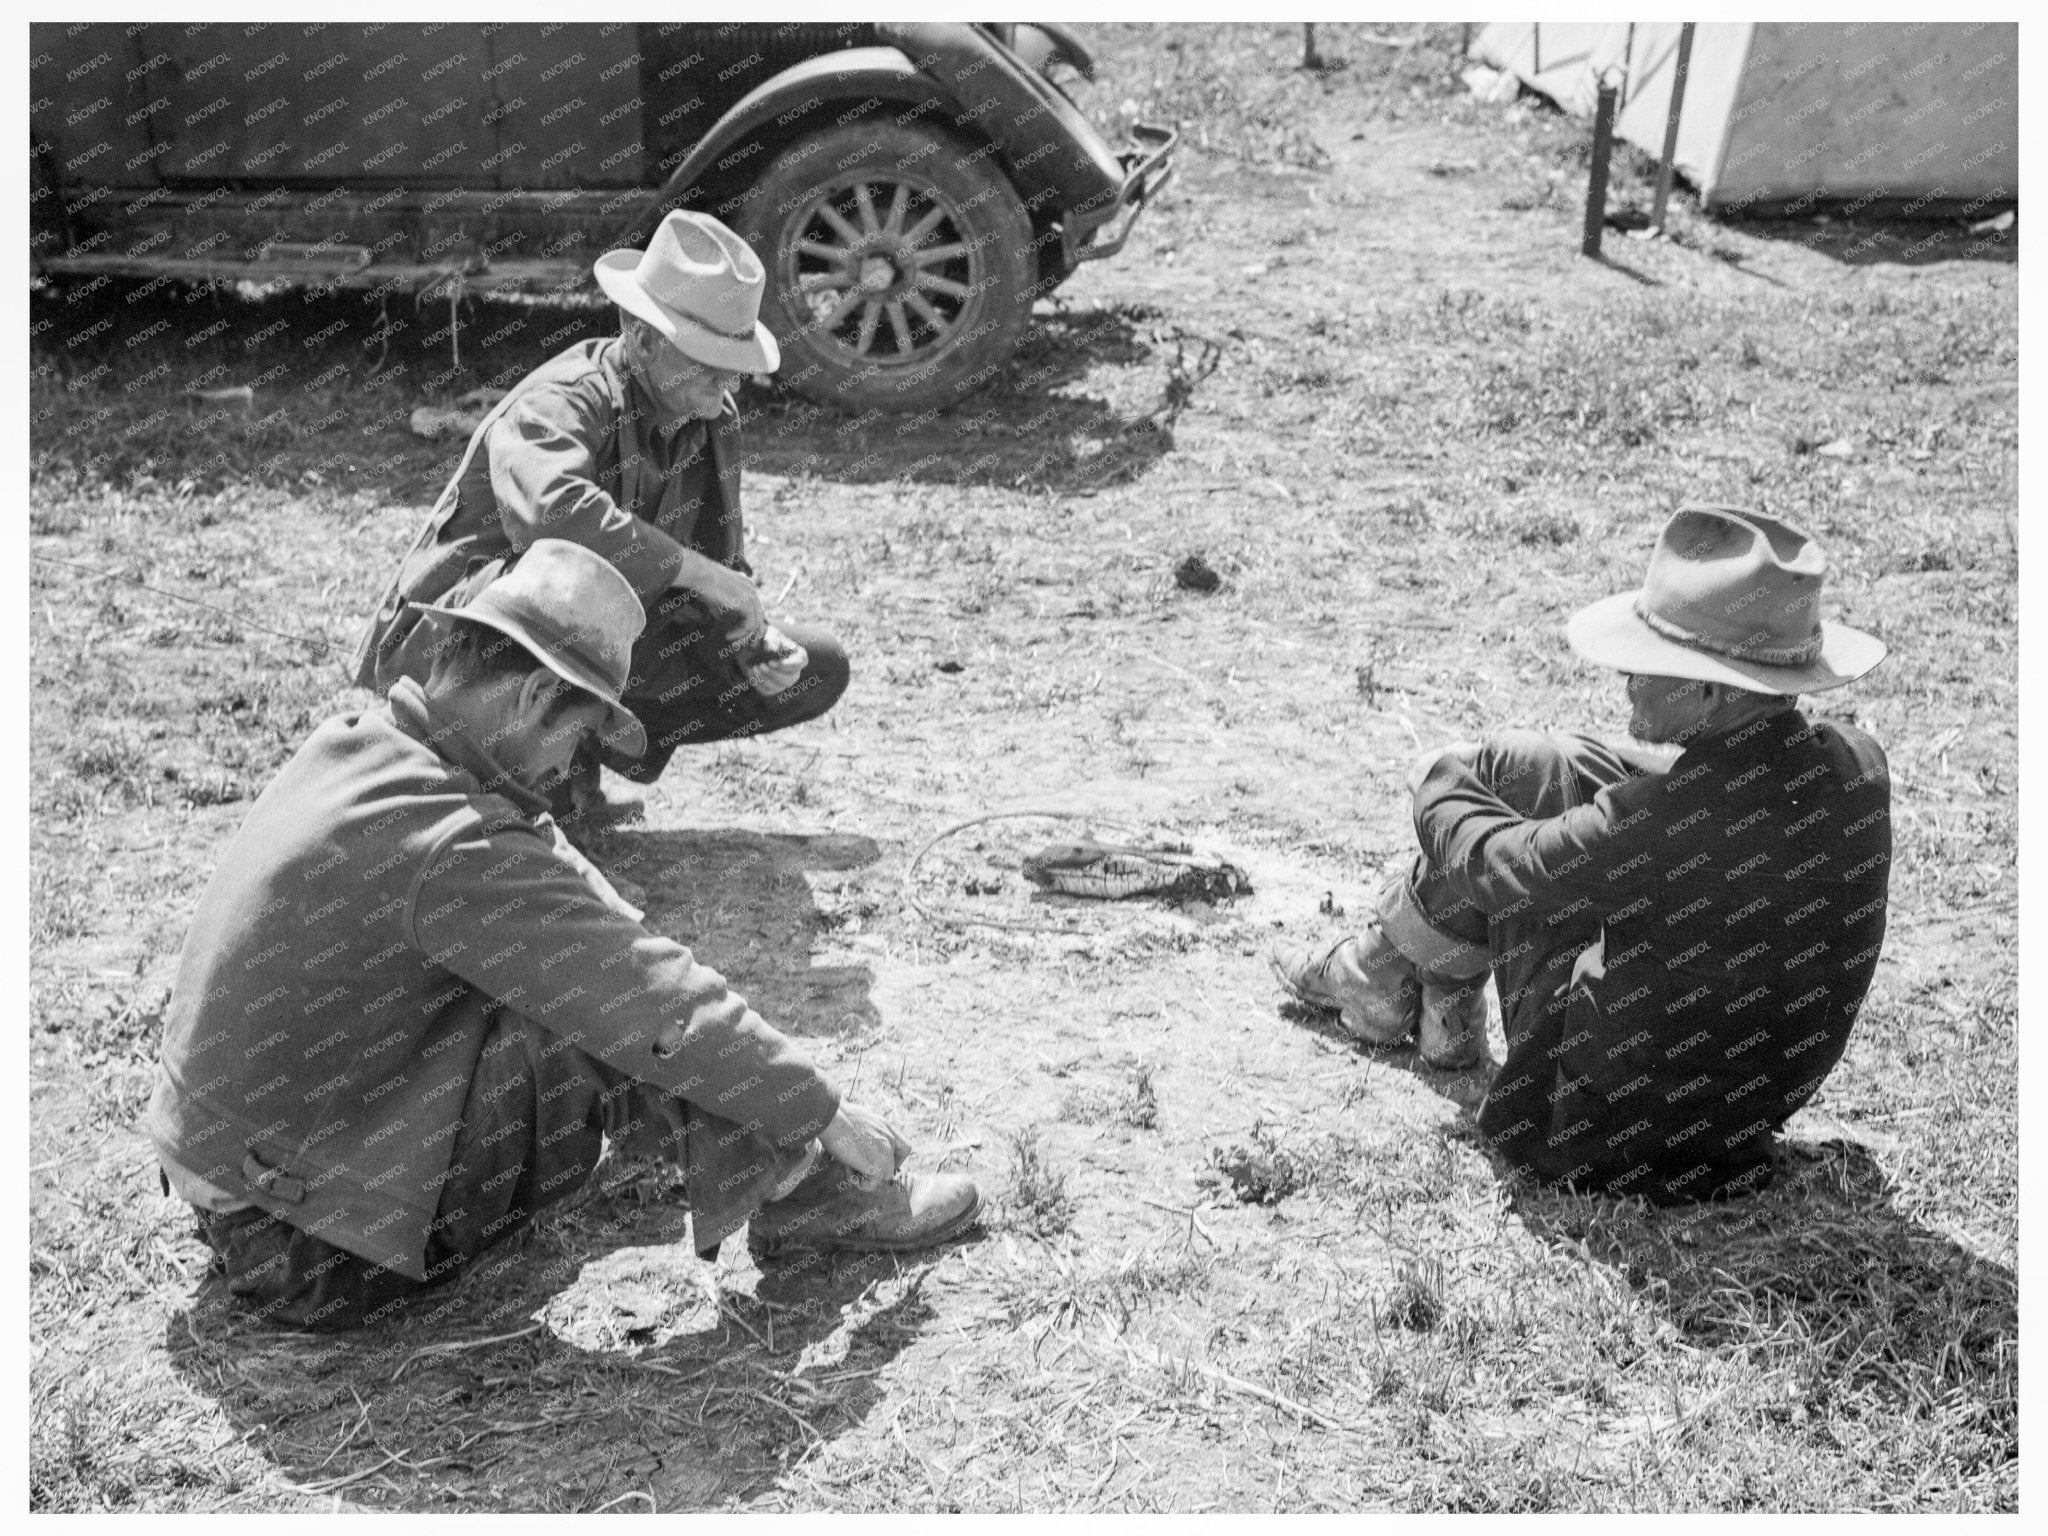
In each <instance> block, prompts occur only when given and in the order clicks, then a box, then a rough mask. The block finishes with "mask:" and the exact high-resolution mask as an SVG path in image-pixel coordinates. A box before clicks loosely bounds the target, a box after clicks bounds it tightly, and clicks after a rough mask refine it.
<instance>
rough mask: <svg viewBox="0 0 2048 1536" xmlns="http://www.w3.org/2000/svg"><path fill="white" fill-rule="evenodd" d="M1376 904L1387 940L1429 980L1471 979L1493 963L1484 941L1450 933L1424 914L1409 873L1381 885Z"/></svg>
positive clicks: (1376, 915) (1375, 912) (1484, 971)
mask: <svg viewBox="0 0 2048 1536" xmlns="http://www.w3.org/2000/svg"><path fill="white" fill-rule="evenodd" d="M1374 908H1375V910H1374V914H1373V915H1374V916H1375V917H1376V918H1377V919H1378V920H1379V925H1380V931H1381V932H1382V933H1384V934H1385V935H1386V936H1387V942H1388V943H1390V944H1392V945H1393V946H1394V948H1395V949H1397V950H1399V951H1400V952H1401V957H1402V958H1403V959H1405V960H1406V961H1407V962H1408V963H1409V964H1410V965H1412V966H1414V967H1415V969H1416V971H1417V973H1418V974H1419V975H1420V976H1421V977H1422V978H1423V979H1424V980H1425V981H1467V980H1470V979H1471V978H1472V977H1474V976H1483V975H1485V974H1486V971H1487V969H1488V967H1489V966H1491V964H1492V963H1493V957H1492V955H1491V954H1490V953H1489V952H1488V950H1487V947H1486V946H1485V945H1484V944H1477V943H1474V942H1473V941H1472V940H1470V939H1461V938H1459V937H1458V936H1457V935H1456V934H1452V933H1446V932H1444V930H1443V929H1441V928H1439V927H1437V925H1436V924H1435V923H1432V922H1431V921H1430V920H1429V918H1428V917H1427V916H1425V915H1424V914H1423V910H1422V904H1421V903H1420V902H1419V901H1417V900H1416V897H1415V886H1414V883H1413V881H1412V879H1411V877H1410V876H1408V875H1407V874H1401V875H1397V876H1395V877H1394V878H1393V879H1391V880H1389V881H1388V882H1387V883H1386V884H1385V885H1384V886H1382V887H1381V889H1380V894H1379V899H1378V900H1377V901H1376V902H1375V903H1374Z"/></svg>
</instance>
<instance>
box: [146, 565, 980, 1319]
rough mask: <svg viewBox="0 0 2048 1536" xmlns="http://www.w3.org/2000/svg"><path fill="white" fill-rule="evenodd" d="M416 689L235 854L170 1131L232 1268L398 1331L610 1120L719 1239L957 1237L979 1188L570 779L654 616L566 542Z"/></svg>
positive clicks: (265, 818)
mask: <svg viewBox="0 0 2048 1536" xmlns="http://www.w3.org/2000/svg"><path fill="white" fill-rule="evenodd" d="M427 613H428V614H429V615H432V616H438V617H432V618H431V622H433V623H434V624H435V625H436V626H437V628H438V629H439V631H440V633H441V640H440V642H439V643H438V645H437V647H436V649H435V652H434V654H433V656H432V659H431V662H430V665H429V667H428V673H427V680H426V682H425V685H424V686H422V685H421V684H420V683H419V682H417V681H413V680H410V679H401V680H400V681H398V682H397V683H396V684H394V685H393V686H392V688H391V691H390V695H389V697H388V699H387V700H386V701H385V703H384V704H383V706H381V707H379V708H376V709H372V710H368V711H365V712H363V713H361V714H354V715H344V716H341V717H338V718H335V719H332V720H329V721H328V722H326V724H324V725H322V726H321V727H320V728H319V729H318V730H317V731H315V732H314V734H313V735H312V737H311V738H310V739H309V740H308V741H307V742H306V744H305V745H304V746H303V747H301V748H300V749H299V752H298V754H297V755H296V756H295V757H294V758H293V759H292V760H291V761H290V762H289V763H287V764H286V765H285V767H284V769H283V770H282V771H281V772H280V773H279V774H278V776H277V777H276V778H275V779H274V780H273V781H272V782H271V783H270V785H269V786H268V788H266V789H265V790H264V792H263V795H262V796H261V798H259V799H258V800H257V802H256V804H255V806H254V808H253V809H252V810H251V811H250V813H249V817H248V820H247V821H246V822H244V823H243V825H242V828H241V830H240V832H239V833H237V835H236V836H235V838H234V840H233V841H232V842H231V843H230V844H229V845H228V848H227V851H226V853H225V854H224V855H223V857H222V859H221V862H220V866H219V868H218V869H217V871H216V872H215V874H214V877H213V880H212V882H211V883H210V884H209V885H208V886H207V888H206V891H205V893H204V895H203V896H202V897H201V898H200V901H199V906H198V909H197V911H196V913H195V914H194V916H193V920H192V925H191V929H190V931H189V932H188V934H187V936H186V939H185V946H184V950H183V953H182V955H181V957H180V961H179V968H178V974H177V979H176V981H175V983H174V985H173V988H172V994H171V1003H170V1007H169V1010H168V1017H167V1025H166V1032H165V1041H164V1049H163V1060H162V1065H161V1069H160V1072H159V1079H158V1083H157V1087H156V1092H155V1097H154V1098H153V1100H152V1102H151V1105H150V1110H149V1129H150V1133H151V1136H152V1139H153V1140H154V1141H155V1144H156V1148H157V1152H158V1155H159V1158H160V1160H161V1162H162V1165H163V1169H164V1177H165V1181H166V1186H167V1188H175V1189H176V1191H177V1192H178V1193H179V1194H180V1195H181V1196H183V1197H184V1198H185V1199H186V1200H188V1201H190V1202H191V1204H192V1205H193V1206H194V1207H195V1208H196V1209H197V1211H198V1216H199V1223H200V1229H201V1232H202V1235H203V1236H204V1238H205V1240H206V1241H207V1243H208V1244H209V1245H210V1246H211V1247H212V1248H213V1249H214V1251H215V1253H216V1254H217V1255H218V1256H219V1260H220V1262H221V1263H222V1264H223V1265H224V1267H225V1269H226V1272H227V1279H228V1285H229V1288H230V1290H231V1291H233V1292H235V1293H237V1294H239V1295H241V1296H243V1297H245V1298H246V1299H247V1300H249V1301H250V1302H252V1303H254V1304H255V1305H257V1306H258V1307H259V1308H260V1309H261V1310H262V1311H263V1312H265V1313H267V1314H268V1315H269V1316H270V1317H271V1319H272V1320H274V1321H276V1322H279V1323H283V1324H288V1325H290V1326H293V1327H298V1328H335V1327H349V1326H355V1325H358V1324H361V1323H363V1322H364V1321H367V1320H372V1319H374V1318H376V1317H377V1316H380V1315H382V1314H383V1313H384V1312H385V1311H388V1310H389V1308H390V1307H392V1306H395V1305H397V1304H398V1303H399V1302H400V1300H401V1299H402V1298H403V1297H405V1296H406V1295H407V1294H408V1293H410V1292H413V1291H416V1290H417V1289H419V1288H420V1287H421V1286H423V1285H425V1284H428V1283H431V1282H437V1281H443V1280H447V1279H450V1278H452V1277H454V1276H455V1275H458V1274H460V1273H461V1272H462V1270H463V1268H464V1266H465V1265H466V1264H467V1263H468V1262H469V1261H470V1260H471V1259H473V1258H474V1257H475V1256H476V1255H478V1254H479V1253H481V1252H482V1251H483V1250H484V1249H486V1248H487V1247H489V1246H490V1245H491V1244H493V1243H495V1242H498V1241H499V1240H501V1239H503V1238H505V1237H506V1236H508V1235H509V1234H510V1233H511V1232H512V1231H514V1230H515V1229H516V1228H517V1227H518V1226H519V1224H520V1223H521V1222H523V1221H524V1220H526V1219H527V1218H529V1217H531V1216H532V1215H533V1214H534V1213H535V1212H537V1211H539V1210H541V1209H542V1208H543V1207H545V1206H547V1205H550V1204H552V1203H553V1202H555V1201H558V1200H561V1199H563V1198H565V1197H566V1196H568V1195H570V1194H572V1193H573V1192H574V1191H575V1190H576V1189H577V1187H578V1186H579V1185H580V1184H582V1183H583V1181H584V1179H585V1177H586V1176H587V1175H588V1174H589V1173H590V1172H591V1170H592V1169H593V1168H594V1167H595V1165H596V1163H597V1160H598V1156H599V1152H600V1150H601V1148H602V1146H603V1144H604V1142H605V1141H606V1140H609V1141H610V1142H611V1143H613V1145H614V1146H615V1147H616V1148H617V1149H618V1150H619V1151H620V1152H621V1153H624V1154H650V1153H651V1154H657V1155H661V1156H664V1157H667V1158H669V1159H671V1160H672V1161H673V1162H675V1163H676V1164H678V1165H679V1166H680V1167H681V1168H682V1169H683V1170H684V1174H685V1187H686V1192H687V1198H688V1201H689V1206H690V1212H691V1224H692V1230H693V1234H694V1241H695V1243H696V1245H697V1247H698V1249H699V1250H700V1251H701V1252H704V1253H706V1254H710V1253H715V1252H716V1251H717V1248H718V1245H719V1243H720V1242H721V1240H722V1239H723V1238H724V1237H725V1236H726V1235H727V1234H729V1233H730V1232H732V1231H734V1230H736V1229H737V1228H738V1227H739V1226H740V1225H741V1224H742V1223H748V1224H749V1242H750V1244H751V1246H752V1247H753V1248H754V1251H755V1253H756V1255H757V1257H760V1258H762V1259H764V1260H766V1259H772V1258H774V1257H776V1256H778V1255H781V1254H785V1253H787V1252H788V1251H789V1250H792V1249H808V1250H812V1251H820V1250H823V1251H831V1250H841V1249H844V1250H860V1251H900V1250H908V1249H915V1248H921V1247H926V1246H929V1245H931V1244H934V1243H938V1242H942V1241H944V1240H946V1239H948V1238H950V1237H953V1236H955V1235H957V1234H958V1233H960V1232H962V1231H964V1230H965V1229H966V1228H967V1227H968V1226H969V1225H971V1224H972V1223H973V1221H974V1219H975V1217H976V1214H977V1212H978V1210H979V1207H980V1197H979V1195H978V1194H977V1192H976V1190H975V1188H974V1185H973V1184H972V1183H971V1182H970V1181H968V1180H966V1179H964V1178H961V1177H958V1176H943V1177H927V1178H921V1179H916V1180H912V1179H910V1178H908V1177H907V1176H905V1175H902V1174H899V1172H898V1166H899V1163H900V1161H901V1159H902V1158H903V1157H904V1156H905V1155H906V1154H907V1153H908V1152H909V1151H910V1148H909V1146H908V1145H907V1144H906V1143H905V1142H904V1141H903V1140H902V1138H901V1137H899V1136H898V1135H897V1134H896V1133H895V1132H894V1131H893V1130H892V1129H890V1127H889V1126H888V1125H887V1124H886V1123H884V1122H883V1121H882V1120H881V1119H880V1118H879V1117H878V1116H877V1115H875V1114H874V1113H873V1112H871V1111H867V1110H863V1109H862V1108H860V1107H859V1106H857V1105H854V1104H851V1103H847V1102H844V1101H843V1100H842V1099H841V1097H840V1094H839V1091H838V1089H837V1088H835V1087H834V1086H833V1084H832V1083H831V1081H830V1080H829V1079H827V1078H826V1077H825V1075H824V1074H823V1073H821V1072H820V1071H819V1070H818V1069H817V1068H816V1067H815V1066H813V1065H812V1064H811V1063H810V1061H808V1060H807V1059H806V1058H805V1056H804V1054H803V1053H802V1052H801V1051H800V1050H799V1049H798V1048H797V1047H796V1045H795V1044H794V1043H793V1042H791V1041H790V1040H789V1039H787V1038H785V1037H784V1036H783V1035H781V1034H779V1033H777V1032H776V1031H775V1030H774V1029H772V1028H770V1027H769V1026H768V1025H767V1024H766V1023H764V1022H763V1021H762V1020H761V1018H760V1017H759V1016H758V1015H756V1014H755V1013H754V1012H753V1011H752V1010H751V1009H749V1008H748V1007H747V1004H746V1001H745V999H744V998H742V997H740V996H739V995H738V994H736V993H734V992H733V991H732V990H731V989H729V988H728V987H727V986H726V984H725V982H724V981H723V980H722V979H721V978H720V977H719V976H718V974H717V973H716V972H714V971H712V970H710V969H708V968H707V967H705V966H703V965H700V964H698V963H697V962H696V961H695V960H694V959H693V958H692V957H691V955H690V952H689V951H688V950H686V949H684V948H683V947H682V946H680V945H678V944H675V943H673V942H671V941H670V940H668V939H665V938H663V937H661V936H659V935H658V934H655V933H651V932H649V931H648V930H647V929H646V928H644V927H643V926H641V924H640V921H639V918H640V915H641V914H640V913H639V912H638V911H637V910H636V909H634V908H632V907H630V906H628V905H627V904H626V903H625V902H624V901H623V900H622V899H621V898H620V897H619V896H618V895H617V894H616V893H615V892H614V891H613V890H612V889H611V887H610V886H609V885H608V884H607V883H606V882H605V880H604V877H603V876H602V875H601V874H600V873H598V871H597V870H596V869H594V868H593V867H592V866H591V865H590V864H589V863H588V862H587V861H585V860H584V859H583V858H582V856H581V855H580V854H578V853H577V852H576V850H575V848H574V847H573V846H572V845H571V844H570V843H569V842H568V841H567V839H565V838H564V837H563V836H562V835H561V833H560V831H559V830H558V829H557V828H556V827H555V826H554V824H553V823H552V821H551V820H550V819H549V818H548V816H547V815H546V813H545V802H544V800H543V798H542V797H543V796H544V795H545V793H546V792H547V790H548V789H549V788H550V787H551V786H553V785H554V784H555V783H557V782H558V781H559V780H560V778H561V777H562V776H563V775H564V774H566V773H567V772H568V771H569V768H570V765H571V763H572V761H573V760H574V758H575V755H576V753H577V752H578V750H579V748H581V747H582V746H583V745H584V744H585V743H586V742H587V741H588V740H589V739H590V738H593V737H596V738H599V739H602V740H603V741H604V742H605V743H606V744H607V746H608V747H609V748H611V749H613V750H616V751H619V752H621V753H624V754H627V755H629V756H630V755H631V754H634V753H637V752H639V751H640V750H642V749H643V747H644V746H645V744H646V733H645V730H644V729H643V727H642V725H641V723H640V721H639V720H638V719H637V718H635V716H634V715H633V714H632V713H631V712H630V711H629V710H628V709H627V708H626V707H625V706H624V705H622V704H621V703H620V702H619V692H620V688H621V686H622V684H623V683H624V682H625V680H626V677H627V671H628V658H629V656H630V654H631V651H632V646H633V642H634V639H635V637H636V636H637V635H638V634H639V633H640V630H641V627H642V625H643V624H644V622H645V613H644V610H643V609H642V607H641V604H640V601H639V599H638V598H637V597H636V596H635V594H634V592H633V589H632V587H631V585H630V584H629V583H628V582H627V581H626V579H625V578H624V577H623V576H621V575H620V574H619V572H618V571H617V569H616V568H614V567H613V566H612V565H611V564H610V563H608V562H607V561H606V560H605V559H604V558H603V557H601V556H600V555H598V554H595V553H593V552H592V551H590V550H588V549H586V548H584V547H582V546H581V545H577V544H571V543H567V542H564V541H562V540H554V539H542V540H538V541H536V542H535V543H534V544H532V545H531V546H530V547H529V548H528V549H527V551H526V553H525V556H524V558H522V559H521V560H520V562H519V563H518V564H517V565H516V566H515V567H513V568H512V570H511V571H509V572H508V573H507V574H505V575H504V576H503V577H502V578H500V579H499V580H498V581H496V582H495V583H493V584H492V585H490V586H488V587H486V588H484V589H483V590H482V591H480V592H478V593H477V594H475V595H474V596H473V597H472V598H471V599H470V601H469V602H468V603H467V604H466V606H463V607H461V608H441V607H435V608H430V609H428V610H427Z"/></svg>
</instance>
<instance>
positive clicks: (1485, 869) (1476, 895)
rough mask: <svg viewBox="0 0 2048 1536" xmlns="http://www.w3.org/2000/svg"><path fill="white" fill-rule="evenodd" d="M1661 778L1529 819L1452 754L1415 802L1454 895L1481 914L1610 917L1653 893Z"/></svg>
mask: <svg viewBox="0 0 2048 1536" xmlns="http://www.w3.org/2000/svg"><path fill="white" fill-rule="evenodd" d="M1664 783H1665V781H1664V779H1663V778H1662V777H1661V776H1657V777H1647V778H1635V779H1629V780H1625V781H1624V782H1622V783H1620V784H1616V785H1612V786H1610V787H1609V788H1606V789H1603V790H1601V791H1600V792H1599V793H1598V794H1597V795H1595V796H1594V798H1593V803H1592V804H1590V805H1580V806H1574V807H1573V808H1572V809H1571V810H1568V811H1566V812H1565V813H1564V814H1563V815H1562V816H1548V817H1543V818H1530V817H1526V816H1523V815H1520V814H1519V813H1518V812H1516V810H1515V809H1514V807H1513V806H1511V805H1509V804H1508V803H1507V802H1506V801H1505V800H1503V799H1501V798H1500V797H1499V796H1498V795H1496V794H1494V793H1493V791H1492V790H1490V789H1488V788H1487V787H1486V785H1485V783H1484V781H1482V780H1481V779H1480V777H1479V776H1478V774H1476V773H1475V772H1473V770H1472V767H1471V765H1470V764H1469V763H1467V762H1465V761H1464V760H1463V759H1462V758H1461V757H1459V756H1458V755H1457V754H1455V753H1451V754H1446V755H1445V756H1443V757H1440V758H1439V759H1438V760H1437V761H1436V763H1435V764H1434V766H1432V767H1431V768H1430V770H1429V772H1428V773H1427V774H1425V775H1424V776H1423V780H1422V783H1421V785H1420V786H1419V787H1418V788H1417V791H1416V795H1415V835H1416V838H1417V840H1418V842H1419V843H1420V844H1421V846H1422V851H1423V853H1424V855H1425V856H1426V857H1427V858H1428V859H1429V861H1430V863H1431V864H1432V865H1434V866H1435V868H1436V869H1437V870H1438V871H1440V872H1441V874H1442V875H1443V877H1444V878H1445V880H1446V881H1447V882H1448V883H1449V885H1450V887H1451V889H1452V891H1453V892H1454V894H1455V895H1456V896H1458V897H1459V898H1461V899H1462V900H1464V901H1467V902H1469V903H1471V904H1472V905H1473V906H1474V907H1476V908H1478V909H1479V910H1480V911H1483V912H1487V913H1493V914H1498V913H1501V912H1504V911H1509V910H1525V911H1534V912H1537V913H1554V912H1560V911H1564V910H1566V909H1568V908H1577V907H1586V906H1591V907H1594V908H1595V909H1596V910H1598V911H1601V912H1611V911H1613V910H1614V909H1615V907H1617V906H1621V905H1625V904H1626V903H1627V902H1629V901H1630V900H1631V899H1633V898H1634V897H1635V896H1636V895H1639V894H1641V893H1642V892H1643V891H1645V890H1648V889H1650V888H1651V887H1652V886H1653V884H1654V882H1655V881H1656V879H1657V878H1658V876H1659V874H1660V872H1661V870H1662V866H1661V865H1660V863H1659V861H1658V859H1657V856H1656V849H1657V845H1658V844H1659V843H1660V842H1662V841H1664V839H1662V837H1661V836H1660V828H1661V824H1662V823H1661V819H1660V817H1659V815H1658V814H1657V811H1658V805H1659V802H1661V801H1662V800H1663V799H1664V798H1665V788H1664Z"/></svg>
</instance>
